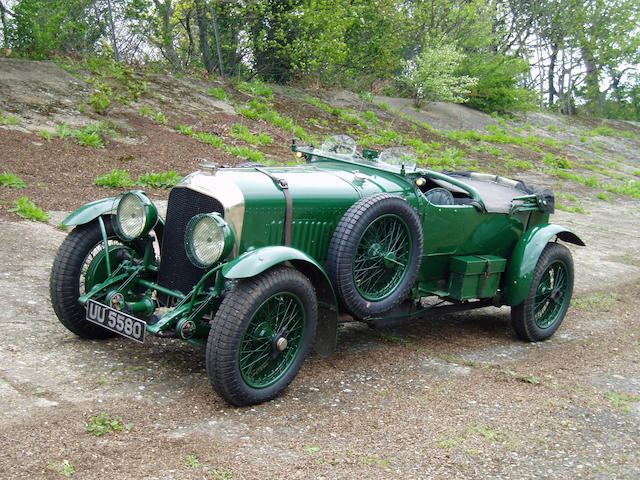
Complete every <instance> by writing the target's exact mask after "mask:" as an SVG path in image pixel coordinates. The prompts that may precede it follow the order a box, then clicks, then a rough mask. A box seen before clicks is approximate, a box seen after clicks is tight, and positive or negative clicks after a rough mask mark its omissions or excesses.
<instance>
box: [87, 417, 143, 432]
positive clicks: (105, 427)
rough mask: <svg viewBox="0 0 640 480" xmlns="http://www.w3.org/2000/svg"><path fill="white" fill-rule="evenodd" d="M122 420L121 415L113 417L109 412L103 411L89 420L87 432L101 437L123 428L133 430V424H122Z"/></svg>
mask: <svg viewBox="0 0 640 480" xmlns="http://www.w3.org/2000/svg"><path fill="white" fill-rule="evenodd" d="M121 421H122V418H121V417H114V418H111V415H109V414H108V413H105V412H103V413H101V414H100V415H98V416H97V417H91V418H89V420H88V421H87V432H89V433H93V434H94V435H95V436H96V437H101V436H102V435H106V434H107V433H111V432H119V431H121V430H122V429H123V428H124V429H125V430H131V427H133V424H131V423H127V424H126V425H120V422H121Z"/></svg>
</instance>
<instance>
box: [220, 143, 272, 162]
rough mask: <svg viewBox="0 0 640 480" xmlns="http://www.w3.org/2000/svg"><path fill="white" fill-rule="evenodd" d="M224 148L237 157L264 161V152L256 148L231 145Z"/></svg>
mask: <svg viewBox="0 0 640 480" xmlns="http://www.w3.org/2000/svg"><path fill="white" fill-rule="evenodd" d="M225 150H226V151H227V152H229V153H230V154H231V155H234V156H236V157H238V158H243V159H245V160H250V161H252V162H258V163H265V158H264V154H263V153H262V152H260V151H258V150H254V149H253V148H249V147H244V146H237V145H232V146H227V147H225Z"/></svg>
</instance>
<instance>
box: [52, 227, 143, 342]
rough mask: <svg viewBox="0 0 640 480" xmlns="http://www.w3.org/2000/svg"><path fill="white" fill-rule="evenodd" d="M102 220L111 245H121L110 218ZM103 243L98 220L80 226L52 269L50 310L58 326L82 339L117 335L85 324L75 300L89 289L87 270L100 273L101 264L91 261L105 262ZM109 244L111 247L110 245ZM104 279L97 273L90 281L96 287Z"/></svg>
mask: <svg viewBox="0 0 640 480" xmlns="http://www.w3.org/2000/svg"><path fill="white" fill-rule="evenodd" d="M104 219H105V222H104V223H105V228H106V231H107V237H108V238H109V239H110V240H111V239H112V240H113V241H114V243H120V244H121V242H119V241H117V237H116V234H115V232H114V230H113V227H112V225H111V219H110V217H109V216H105V217H104ZM102 244H103V242H102V233H101V232H100V226H99V224H98V222H97V221H94V222H91V223H89V224H86V225H79V226H77V227H75V228H74V229H73V230H72V231H71V233H69V235H67V238H65V240H64V241H63V242H62V245H61V246H60V248H59V249H58V253H57V254H56V258H55V260H54V261H53V267H52V268H51V277H50V280H49V293H50V295H51V303H52V304H53V310H54V311H55V313H56V315H57V317H58V320H60V323H62V324H63V325H64V326H65V327H66V328H67V329H69V330H70V331H71V332H73V333H75V334H76V335H78V336H79V337H82V338H89V339H103V338H110V337H114V336H116V335H117V334H116V333H114V332H111V331H109V330H107V329H105V328H102V327H100V326H99V325H96V324H94V323H91V322H89V321H87V320H86V319H85V315H86V310H85V308H84V306H83V305H81V304H80V303H78V297H80V296H81V295H82V294H84V293H86V291H87V290H88V289H89V288H90V287H91V285H87V284H86V281H87V275H86V272H87V271H88V270H89V269H92V270H94V271H99V269H98V270H96V267H100V265H99V264H98V263H93V262H100V258H102V259H104V257H105V255H104V247H103V246H102V248H101V245H102ZM109 244H110V245H111V242H109ZM123 248H125V247H123ZM130 250H131V249H130ZM115 256H116V253H115V251H114V252H112V253H111V254H110V259H112V260H113V261H112V268H115V267H116V265H117V264H116V261H115V260H116V259H115ZM92 265H93V267H92ZM101 277H104V278H101ZM105 279H106V274H105V275H100V274H99V273H96V274H95V275H94V276H93V277H92V279H91V280H92V283H93V284H94V285H95V284H96V283H98V281H104V280H105Z"/></svg>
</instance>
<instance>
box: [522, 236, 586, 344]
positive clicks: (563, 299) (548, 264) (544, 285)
mask: <svg viewBox="0 0 640 480" xmlns="http://www.w3.org/2000/svg"><path fill="white" fill-rule="evenodd" d="M572 293H573V259H572V258H571V252H570V251H569V249H568V248H567V247H565V246H564V245H560V244H559V243H549V244H548V245H547V246H546V247H545V249H544V250H543V251H542V254H541V255H540V258H539V259H538V263H537V264H536V268H535V270H534V272H533V280H532V282H531V289H530V290H529V296H528V297H527V298H526V299H525V301H524V302H522V303H521V304H519V305H516V306H514V307H512V308H511V324H512V325H513V329H514V330H515V332H516V334H517V335H518V337H520V338H521V339H522V340H525V341H529V342H535V341H540V340H545V339H547V338H549V337H550V336H551V335H553V334H554V333H555V331H556V330H557V329H558V327H559V326H560V324H561V323H562V320H564V317H565V315H566V313H567V309H568V308H569V303H570V302H571V294H572Z"/></svg>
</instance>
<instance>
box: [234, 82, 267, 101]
mask: <svg viewBox="0 0 640 480" xmlns="http://www.w3.org/2000/svg"><path fill="white" fill-rule="evenodd" d="M236 88H237V89H238V90H240V91H241V92H246V93H250V94H251V95H256V96H258V97H264V98H273V90H272V89H271V87H269V86H268V85H265V84H264V83H262V82H261V81H259V80H254V81H253V82H238V84H237V85H236Z"/></svg>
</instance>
